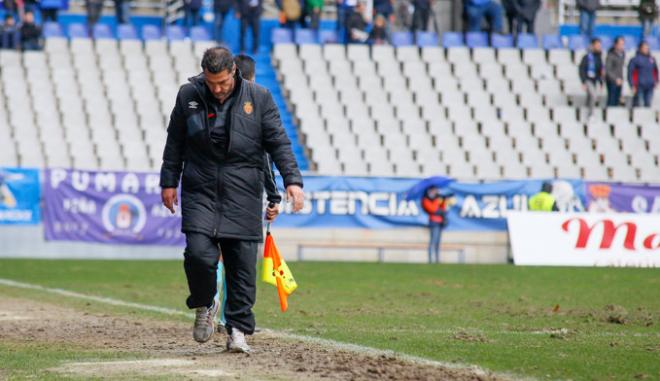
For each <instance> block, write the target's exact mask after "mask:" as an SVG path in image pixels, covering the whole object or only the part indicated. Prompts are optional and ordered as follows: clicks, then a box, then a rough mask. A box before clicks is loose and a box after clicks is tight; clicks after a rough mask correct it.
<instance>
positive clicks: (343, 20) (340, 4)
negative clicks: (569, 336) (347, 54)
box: [336, 0, 358, 42]
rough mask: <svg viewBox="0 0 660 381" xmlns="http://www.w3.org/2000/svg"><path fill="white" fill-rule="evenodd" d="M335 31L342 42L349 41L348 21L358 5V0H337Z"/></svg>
mask: <svg viewBox="0 0 660 381" xmlns="http://www.w3.org/2000/svg"><path fill="white" fill-rule="evenodd" d="M336 4H337V30H338V31H339V34H340V35H341V36H342V38H343V41H344V42H349V41H350V29H349V28H348V19H349V18H350V16H351V15H352V14H353V10H354V9H355V7H356V6H357V4H358V0H337V2H336Z"/></svg>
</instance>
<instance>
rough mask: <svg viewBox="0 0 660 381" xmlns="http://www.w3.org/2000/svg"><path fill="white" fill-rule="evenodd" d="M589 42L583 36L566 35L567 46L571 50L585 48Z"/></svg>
mask: <svg viewBox="0 0 660 381" xmlns="http://www.w3.org/2000/svg"><path fill="white" fill-rule="evenodd" d="M588 45H589V43H588V42H587V38H586V37H585V36H582V35H579V34H574V35H572V36H569V37H568V48H569V49H571V50H581V49H586V48H587V46H588Z"/></svg>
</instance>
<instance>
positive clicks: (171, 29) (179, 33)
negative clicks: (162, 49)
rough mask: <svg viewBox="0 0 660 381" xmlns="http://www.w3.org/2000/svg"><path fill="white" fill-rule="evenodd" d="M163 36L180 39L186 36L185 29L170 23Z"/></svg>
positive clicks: (173, 39)
mask: <svg viewBox="0 0 660 381" xmlns="http://www.w3.org/2000/svg"><path fill="white" fill-rule="evenodd" d="M165 36H166V37H167V39H168V40H170V41H181V40H184V39H185V38H186V31H185V30H184V29H183V28H182V27H180V26H178V25H170V26H168V27H167V29H165Z"/></svg>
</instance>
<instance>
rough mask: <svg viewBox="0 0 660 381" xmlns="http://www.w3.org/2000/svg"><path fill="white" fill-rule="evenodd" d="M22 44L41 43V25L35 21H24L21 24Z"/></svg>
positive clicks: (24, 45)
mask: <svg viewBox="0 0 660 381" xmlns="http://www.w3.org/2000/svg"><path fill="white" fill-rule="evenodd" d="M20 33H21V45H22V46H23V47H26V46H28V45H39V43H40V41H41V27H40V26H38V25H37V24H35V23H34V22H30V23H28V22H23V24H22V25H21V30H20Z"/></svg>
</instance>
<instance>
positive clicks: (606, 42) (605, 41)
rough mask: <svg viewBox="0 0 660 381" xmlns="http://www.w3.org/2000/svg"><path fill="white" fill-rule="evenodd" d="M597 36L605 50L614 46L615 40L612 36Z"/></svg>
mask: <svg viewBox="0 0 660 381" xmlns="http://www.w3.org/2000/svg"><path fill="white" fill-rule="evenodd" d="M596 37H597V38H599V39H600V45H601V46H602V48H603V51H604V52H606V51H607V50H609V48H611V47H612V44H614V40H613V39H612V37H610V36H607V35H598V36H596Z"/></svg>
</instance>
